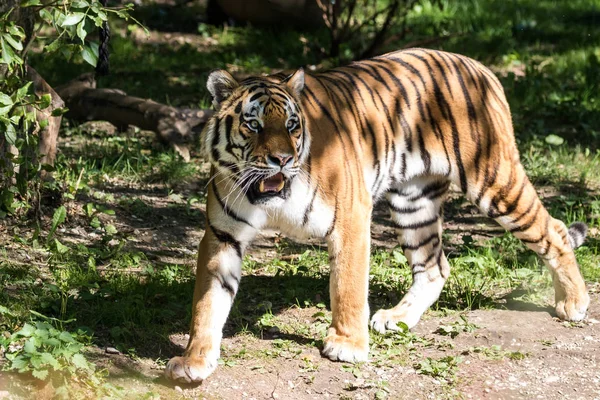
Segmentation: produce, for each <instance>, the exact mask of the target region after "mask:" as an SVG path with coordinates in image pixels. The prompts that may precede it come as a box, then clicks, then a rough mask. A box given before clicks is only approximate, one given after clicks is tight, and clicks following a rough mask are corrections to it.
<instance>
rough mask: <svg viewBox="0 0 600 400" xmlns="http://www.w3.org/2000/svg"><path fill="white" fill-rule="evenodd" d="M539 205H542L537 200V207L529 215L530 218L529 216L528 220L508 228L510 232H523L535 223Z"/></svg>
mask: <svg viewBox="0 0 600 400" xmlns="http://www.w3.org/2000/svg"><path fill="white" fill-rule="evenodd" d="M541 206H542V203H541V202H538V207H536V210H535V212H534V213H533V215H532V216H531V218H529V220H527V222H525V223H524V224H522V225H519V226H517V227H515V228H512V229H511V230H510V232H512V233H516V232H525V231H526V230H528V229H529V228H531V227H532V226H533V225H534V224H535V221H536V220H537V217H538V211H539V209H540V208H541Z"/></svg>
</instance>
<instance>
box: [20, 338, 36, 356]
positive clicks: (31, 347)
mask: <svg viewBox="0 0 600 400" xmlns="http://www.w3.org/2000/svg"><path fill="white" fill-rule="evenodd" d="M23 350H25V353H29V354H32V353H37V347H36V346H35V340H34V338H33V337H32V338H30V339H29V340H28V341H26V342H25V344H24V345H23Z"/></svg>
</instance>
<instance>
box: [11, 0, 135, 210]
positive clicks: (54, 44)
mask: <svg viewBox="0 0 600 400" xmlns="http://www.w3.org/2000/svg"><path fill="white" fill-rule="evenodd" d="M20 7H21V8H22V9H32V10H33V11H31V13H33V15H35V17H36V19H37V22H38V23H37V26H36V30H35V32H29V33H28V34H30V35H31V36H32V37H30V38H26V32H25V30H24V29H23V27H21V26H19V25H18V23H20V22H23V21H16V22H15V21H12V20H11V13H12V11H14V10H9V11H8V12H5V13H4V14H1V15H0V171H1V172H0V218H3V217H4V216H6V214H7V213H10V214H13V213H15V212H16V211H17V210H18V209H22V208H27V207H28V206H30V204H29V203H30V199H31V197H32V196H33V195H35V194H36V191H37V190H38V189H39V183H40V182H39V172H40V171H41V170H42V169H43V168H44V166H43V165H41V164H40V162H39V161H38V158H39V154H37V144H38V135H36V134H34V132H35V131H39V130H41V129H44V128H45V127H46V126H47V124H48V121H47V120H42V119H40V118H39V116H38V113H39V112H40V111H41V110H44V109H47V108H48V107H49V106H50V104H51V102H52V98H51V95H50V94H47V93H46V94H36V93H34V90H33V87H32V86H33V85H32V82H31V81H28V79H27V77H26V65H25V60H26V56H27V52H28V50H29V49H30V48H31V44H32V42H33V41H35V40H36V39H37V34H38V33H39V32H40V31H41V30H42V29H48V28H51V29H52V31H53V32H55V34H56V35H55V36H52V35H51V36H49V37H50V38H52V39H51V41H50V42H49V43H45V44H44V40H45V39H44V38H41V39H39V40H41V41H42V44H44V46H43V52H44V53H47V54H51V53H60V54H61V55H62V56H63V57H64V58H66V60H67V61H71V60H72V59H73V58H76V57H80V58H82V59H83V60H85V61H86V62H87V63H88V64H90V65H92V66H95V65H96V63H97V61H98V44H97V43H94V42H90V41H86V38H87V36H88V33H89V32H91V31H92V30H94V29H96V28H98V27H100V26H102V25H103V24H105V23H107V21H108V15H109V14H111V13H112V14H114V15H116V16H117V17H119V18H122V19H125V20H127V19H130V18H131V17H130V15H129V11H130V10H131V9H132V4H128V5H126V6H125V7H122V8H118V9H112V8H105V7H103V6H102V5H101V4H100V2H99V1H97V0H91V1H88V0H60V1H56V2H45V3H42V2H41V0H26V1H24V2H23V3H21V5H20ZM26 40H28V42H26ZM65 111H66V110H64V109H59V108H57V109H54V110H53V111H52V115H53V116H58V115H61V114H62V113H64V112H65ZM45 168H46V169H48V167H45Z"/></svg>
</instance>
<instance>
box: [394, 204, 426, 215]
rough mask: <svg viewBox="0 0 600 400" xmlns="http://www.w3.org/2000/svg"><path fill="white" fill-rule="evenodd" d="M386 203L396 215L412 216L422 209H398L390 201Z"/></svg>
mask: <svg viewBox="0 0 600 400" xmlns="http://www.w3.org/2000/svg"><path fill="white" fill-rule="evenodd" d="M387 203H388V206H390V208H391V209H392V211H393V212H395V213H396V214H412V213H415V212H417V211H421V210H422V209H423V207H398V206H395V205H394V204H393V203H392V202H391V201H388V202H387Z"/></svg>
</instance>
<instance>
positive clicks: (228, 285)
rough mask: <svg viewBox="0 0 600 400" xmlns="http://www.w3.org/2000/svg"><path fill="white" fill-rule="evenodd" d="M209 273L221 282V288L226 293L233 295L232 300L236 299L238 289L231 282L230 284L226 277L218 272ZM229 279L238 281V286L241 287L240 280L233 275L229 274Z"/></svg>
mask: <svg viewBox="0 0 600 400" xmlns="http://www.w3.org/2000/svg"><path fill="white" fill-rule="evenodd" d="M208 273H209V274H210V275H211V276H213V277H214V278H216V279H217V280H218V281H219V283H220V284H221V287H222V288H223V289H225V291H226V292H228V293H229V294H230V295H231V297H232V299H233V298H234V297H235V294H236V292H237V289H236V288H235V287H233V285H232V284H231V282H229V281H228V280H227V279H226V278H225V277H223V275H221V274H220V273H219V272H217V271H209V272H208ZM229 277H230V278H233V279H234V280H235V281H236V283H237V285H236V286H239V283H240V280H239V278H237V277H236V276H234V275H232V274H231V273H230V274H229Z"/></svg>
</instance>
